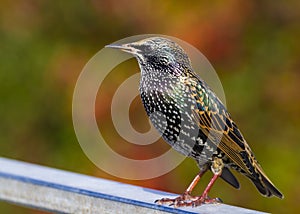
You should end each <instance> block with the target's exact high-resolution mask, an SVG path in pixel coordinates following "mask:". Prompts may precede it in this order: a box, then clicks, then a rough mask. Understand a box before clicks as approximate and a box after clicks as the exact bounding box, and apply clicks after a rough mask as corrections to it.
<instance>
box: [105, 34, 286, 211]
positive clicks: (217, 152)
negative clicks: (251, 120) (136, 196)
mask: <svg viewBox="0 0 300 214" xmlns="http://www.w3.org/2000/svg"><path fill="white" fill-rule="evenodd" d="M106 47H108V48H114V49H119V50H121V51H123V52H127V53H129V54H132V55H133V56H134V57H135V58H136V60H137V62H138V65H139V68H140V71H141V77H140V85H139V92H140V97H141V100H142V103H143V106H144V108H145V111H146V113H147V115H148V117H149V119H150V121H151V123H152V124H153V126H154V127H155V129H156V130H157V131H158V132H159V133H160V135H161V136H162V138H163V139H164V140H165V141H166V142H167V143H168V144H169V145H170V146H171V147H172V148H173V149H175V150H176V151H177V152H179V153H181V154H182V155H184V156H187V157H190V158H192V159H194V160H195V161H196V163H197V165H198V167H199V172H198V173H197V174H196V176H195V178H194V179H193V181H192V182H191V183H190V185H189V186H188V188H187V189H186V190H185V191H184V193H183V194H181V195H179V196H178V197H175V198H162V199H158V200H156V201H155V203H157V204H160V205H162V204H168V205H170V206H175V207H183V206H192V207H195V206H199V205H202V204H209V203H222V200H221V199H220V198H210V197H209V196H208V193H209V191H210V190H211V188H212V186H213V184H214V183H215V181H216V180H217V179H218V178H219V177H220V178H222V179H223V180H224V181H226V182H227V183H229V184H230V185H231V186H233V187H234V188H236V189H239V188H240V184H239V182H238V180H237V178H236V177H235V176H234V174H233V173H232V171H231V170H235V171H237V172H238V173H241V174H243V175H244V176H246V177H247V178H249V179H250V180H251V181H252V182H253V184H254V185H255V187H256V188H257V190H258V191H259V192H260V193H261V194H262V195H263V196H266V197H271V196H276V197H278V198H281V199H282V198H283V197H284V196H283V194H282V193H281V192H280V191H279V190H278V189H277V188H276V187H275V185H274V184H273V183H272V182H271V180H270V179H269V178H268V177H267V175H266V174H265V172H264V171H263V169H262V167H261V165H260V164H259V163H258V161H257V159H256V158H255V155H254V153H253V152H252V150H251V148H250V146H249V145H248V143H247V141H246V140H245V138H244V136H243V135H242V133H241V131H240V130H239V128H238V127H237V125H236V123H235V122H234V120H233V119H232V117H231V115H230V113H229V112H228V111H227V109H226V107H225V106H224V104H223V103H222V101H221V100H220V99H219V98H218V97H217V95H216V94H215V93H214V91H213V90H212V89H211V88H210V87H209V85H208V84H207V83H206V82H205V81H204V80H203V79H202V78H201V77H200V76H199V75H198V74H197V73H196V72H195V71H194V69H193V68H192V62H191V60H190V58H189V56H188V55H187V53H186V52H185V50H184V49H183V48H182V47H181V46H180V45H178V44H177V43H176V42H174V41H173V40H172V39H169V38H166V37H161V36H152V37H148V38H144V39H141V40H138V41H135V42H130V43H125V44H110V45H107V46H106ZM209 170H210V171H211V172H212V174H213V176H212V178H211V180H210V182H209V183H208V185H207V187H206V188H205V189H204V191H203V193H202V194H201V195H200V196H193V195H192V190H193V189H194V187H195V186H196V185H197V183H198V182H199V180H200V178H201V177H202V176H203V175H204V173H206V172H207V171H209Z"/></svg>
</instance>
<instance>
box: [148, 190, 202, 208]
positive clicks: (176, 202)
mask: <svg viewBox="0 0 300 214" xmlns="http://www.w3.org/2000/svg"><path fill="white" fill-rule="evenodd" d="M197 198H198V197H194V196H191V195H190V194H189V193H183V194H182V195H180V196H178V197H176V198H162V199H158V200H156V201H155V202H154V203H157V204H167V205H169V206H174V207H183V206H185V203H186V202H189V201H195V200H197Z"/></svg>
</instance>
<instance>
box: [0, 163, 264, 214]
mask: <svg viewBox="0 0 300 214" xmlns="http://www.w3.org/2000/svg"><path fill="white" fill-rule="evenodd" d="M172 196H173V197H174V196H175V195H174V194H172V193H168V192H162V191H158V190H153V189H149V188H143V187H139V186H134V185H129V184H124V183H119V182H115V181H109V180H105V179H101V178H95V177H91V176H86V175H82V174H77V173H73V172H67V171H63V170H59V169H54V168H49V167H44V166H39V165H35V164H30V163H26V162H21V161H16V160H11V159H6V158H0V200H5V201H8V202H12V203H16V204H20V205H23V206H27V207H32V208H37V209H42V210H48V211H52V212H59V213H147V214H148V213H203V214H204V213H205V214H210V213H223V214H226V213H228V214H229V213H230V214H232V213H241V214H243V213H247V214H248V213H249V214H254V213H256V214H258V213H262V212H258V211H254V210H248V209H244V208H240V207H234V206H230V205H225V204H207V205H203V206H199V207H196V208H191V207H188V208H173V207H169V206H162V205H157V204H155V203H154V201H155V199H158V198H162V197H172Z"/></svg>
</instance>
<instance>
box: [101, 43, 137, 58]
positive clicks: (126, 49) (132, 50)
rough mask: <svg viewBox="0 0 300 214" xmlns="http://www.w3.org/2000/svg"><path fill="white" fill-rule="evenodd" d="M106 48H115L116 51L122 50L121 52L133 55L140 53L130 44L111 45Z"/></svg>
mask: <svg viewBox="0 0 300 214" xmlns="http://www.w3.org/2000/svg"><path fill="white" fill-rule="evenodd" d="M105 47H106V48H114V49H120V50H121V51H124V52H127V53H131V54H133V55H136V54H137V52H138V49H136V48H134V47H132V46H131V45H130V44H110V45H106V46H105Z"/></svg>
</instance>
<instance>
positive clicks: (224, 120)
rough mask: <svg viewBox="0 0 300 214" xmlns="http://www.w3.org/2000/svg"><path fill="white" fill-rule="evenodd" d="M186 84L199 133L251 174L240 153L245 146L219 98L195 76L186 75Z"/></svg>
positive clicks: (247, 160)
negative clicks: (194, 102)
mask: <svg viewBox="0 0 300 214" xmlns="http://www.w3.org/2000/svg"><path fill="white" fill-rule="evenodd" d="M186 84H188V85H189V89H190V92H191V94H192V96H193V97H194V99H195V101H196V105H197V106H195V107H194V108H193V109H192V111H193V117H194V119H195V121H196V123H197V124H198V126H199V127H200V128H201V130H202V131H203V133H204V134H205V135H206V136H207V137H208V139H209V140H210V142H212V143H214V144H215V145H216V146H217V147H218V148H220V149H221V150H222V151H223V152H224V153H225V154H226V155H227V156H228V157H229V158H230V159H231V160H232V161H233V162H234V163H235V164H236V165H238V166H239V167H240V168H241V169H242V170H243V171H244V172H246V173H247V174H249V175H252V174H253V168H252V164H251V163H250V162H249V159H248V157H243V155H242V154H245V153H246V151H245V147H247V149H248V148H249V147H248V145H247V143H246V141H245V140H244V138H243V136H242V134H241V132H240V131H239V129H238V128H237V126H236V125H235V123H234V121H233V120H232V119H231V117H230V114H229V113H228V112H227V110H226V108H225V107H224V105H223V104H222V102H221V101H220V100H219V98H218V97H217V96H216V95H215V94H214V93H213V92H212V90H210V89H209V87H208V86H207V85H206V84H205V83H204V82H203V81H201V80H200V79H199V78H197V77H196V76H195V77H189V80H188V81H186ZM249 149H250V148H249Z"/></svg>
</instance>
